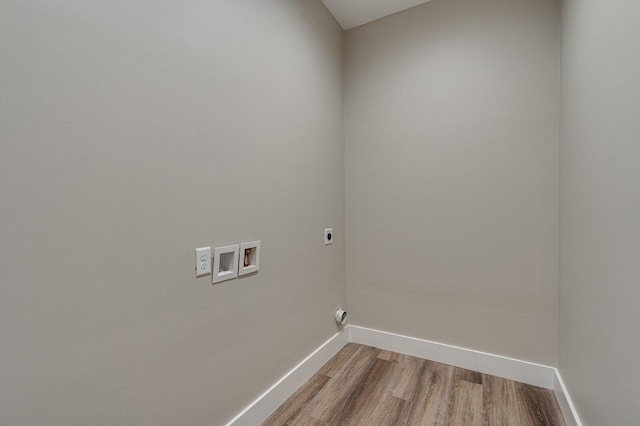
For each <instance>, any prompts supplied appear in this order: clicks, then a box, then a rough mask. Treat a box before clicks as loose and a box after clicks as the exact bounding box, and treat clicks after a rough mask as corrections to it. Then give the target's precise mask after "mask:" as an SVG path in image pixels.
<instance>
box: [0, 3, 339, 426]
mask: <svg viewBox="0 0 640 426" xmlns="http://www.w3.org/2000/svg"><path fill="white" fill-rule="evenodd" d="M341 45H342V32H341V30H340V28H339V27H338V25H337V24H336V23H335V21H334V20H333V18H332V17H331V16H330V15H329V13H328V12H327V11H326V10H325V9H324V7H323V6H322V4H321V3H320V2H319V1H315V0H308V1H300V0H289V1H269V2H265V1H258V0H255V1H238V0H217V1H208V2H156V1H150V0H141V1H135V2H132V1H124V0H117V1H81V2H68V1H62V0H60V1H49V0H47V1H44V0H43V1H37V0H15V1H14V0H4V1H2V2H1V3H0V57H1V58H2V60H1V61H2V66H1V67H0V139H1V143H0V241H1V242H2V243H1V244H0V291H1V294H0V359H1V360H2V362H1V363H0V383H1V384H2V385H0V419H2V420H0V423H2V424H15V425H17V424H20V425H36V424H37V425H42V424H48V425H62V424H75V423H77V422H78V423H82V424H92V425H98V424H105V425H114V424H123V425H124V424H127V425H143V424H153V425H161V424H167V425H176V424H185V425H187V424H210V425H219V424H223V423H224V422H226V421H227V420H229V419H230V418H231V417H232V416H233V415H235V414H236V413H237V412H238V411H240V410H241V409H242V408H243V407H245V406H246V405H247V404H248V403H249V402H250V401H252V400H253V399H254V398H255V397H257V396H258V395H259V394H260V393H262V392H263V391H264V390H266V389H267V388H268V387H269V386H270V385H271V384H273V382H274V381H275V380H277V379H278V378H280V377H281V376H282V375H283V374H284V373H285V372H286V371H288V370H289V369H291V368H292V367H293V366H294V365H296V364H297V363H298V362H299V361H300V360H301V359H302V358H304V357H305V356H306V355H308V354H309V353H310V352H311V351H312V350H313V349H315V348H317V347H318V346H319V345H320V344H321V343H322V342H323V341H325V340H326V339H327V338H329V337H330V336H331V335H333V334H334V333H335V332H336V327H335V323H334V321H333V318H332V316H333V312H334V309H335V307H336V306H337V305H344V304H345V303H346V300H345V299H346V290H345V260H344V259H345V256H344V223H343V222H344V140H343V130H342V129H343V107H342V81H341V79H342V50H341ZM328 226H333V227H334V229H335V235H336V242H335V244H333V245H332V246H328V247H325V246H324V245H323V229H324V228H325V227H328ZM253 239H260V240H261V241H262V259H261V260H262V263H261V269H260V272H259V274H258V275H257V276H254V277H249V278H246V279H241V280H234V281H231V282H226V283H221V284H219V285H216V286H212V285H211V284H210V282H211V281H210V277H208V278H202V279H197V280H196V279H195V278H194V249H195V248H196V247H200V246H207V245H212V246H219V245H226V244H236V243H240V242H244V241H251V240H253Z"/></svg>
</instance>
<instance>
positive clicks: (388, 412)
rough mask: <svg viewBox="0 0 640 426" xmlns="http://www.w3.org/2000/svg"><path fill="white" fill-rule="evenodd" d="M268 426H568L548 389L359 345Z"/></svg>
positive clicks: (343, 354)
mask: <svg viewBox="0 0 640 426" xmlns="http://www.w3.org/2000/svg"><path fill="white" fill-rule="evenodd" d="M262 424H263V426H280V425H305V426H317V425H341V426H342V425H345V426H347V425H364V426H383V425H393V426H396V425H398V426H401V425H404V426H413V425H425V426H426V425H428V426H476V425H479V426H494V425H495V426H537V425H547V426H565V422H564V419H563V418H562V413H561V412H560V407H559V406H558V403H557V401H556V398H555V396H554V394H553V392H552V391H550V390H548V389H543V388H539V387H536V386H531V385H526V384H524V383H519V382H514V381H511V380H507V379H502V378H500V377H496V376H490V375H488V374H481V373H478V372H476V371H471V370H465V369H462V368H457V367H453V366H451V365H446V364H441V363H438V362H433V361H427V360H424V359H421V358H416V357H412V356H408V355H402V354H399V353H395V352H390V351H385V350H382V349H378V348H373V347H371V346H365V345H359V344H355V343H349V344H348V345H347V346H345V347H344V348H343V349H342V350H341V351H340V352H339V353H338V354H336V356H334V357H333V358H332V359H331V360H330V361H329V362H327V363H326V364H325V365H324V366H323V367H322V368H321V369H320V370H319V371H318V372H317V373H316V374H315V375H314V376H313V377H312V378H311V379H309V381H307V383H305V384H304V385H303V386H302V387H301V388H300V389H298V390H297V391H296V392H295V393H294V394H293V395H292V396H291V397H290V398H289V399H288V400H287V401H286V402H285V403H284V404H282V405H281V406H280V407H279V408H278V409H277V410H276V411H275V412H274V413H273V414H272V415H271V416H270V417H269V418H268V419H267V420H266V421H265V422H264V423H262Z"/></svg>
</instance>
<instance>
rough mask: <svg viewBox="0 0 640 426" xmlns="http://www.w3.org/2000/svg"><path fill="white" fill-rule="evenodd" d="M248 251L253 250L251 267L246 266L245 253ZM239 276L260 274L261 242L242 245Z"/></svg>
mask: <svg viewBox="0 0 640 426" xmlns="http://www.w3.org/2000/svg"><path fill="white" fill-rule="evenodd" d="M246 249H253V250H254V251H253V253H252V256H251V259H250V260H251V263H250V264H249V266H247V267H245V266H244V251H245V250H246ZM238 257H239V259H238V275H239V276H242V275H247V274H251V273H254V272H258V269H260V241H251V242H250V243H242V244H240V256H238Z"/></svg>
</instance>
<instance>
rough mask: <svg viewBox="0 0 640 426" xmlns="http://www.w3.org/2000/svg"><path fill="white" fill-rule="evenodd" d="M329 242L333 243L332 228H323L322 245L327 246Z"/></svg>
mask: <svg viewBox="0 0 640 426" xmlns="http://www.w3.org/2000/svg"><path fill="white" fill-rule="evenodd" d="M329 244H333V228H327V229H325V230H324V245H325V246H327V245H329Z"/></svg>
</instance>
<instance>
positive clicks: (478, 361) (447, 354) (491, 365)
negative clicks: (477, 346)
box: [349, 326, 555, 389]
mask: <svg viewBox="0 0 640 426" xmlns="http://www.w3.org/2000/svg"><path fill="white" fill-rule="evenodd" d="M349 333H350V336H349V341H350V342H356V343H362V344H365V345H369V346H375V347H378V348H381V349H387V350H391V351H394V352H400V353H403V354H406V355H412V356H415V357H418V358H424V359H428V360H431V361H437V362H441V363H444V364H450V365H454V366H456V367H461V368H466V369H468V370H474V371H479V372H480V373H485V374H491V375H494V376H499V377H504V378H505V379H510V380H515V381H518V382H523V383H527V384H530V385H535V386H540V387H543V388H546V389H553V379H554V375H555V373H554V369H553V367H548V366H546V365H542V364H535V363H533V362H528V361H522V360H519V359H514V358H509V357H506V356H502V355H495V354H490V353H486V352H481V351H476V350H473V349H466V348H461V347H459V346H452V345H447V344H445V343H438V342H432V341H429V340H423V339H417V338H415V337H409V336H403V335H400V334H395V333H389V332H386V331H380V330H372V329H370V328H365V327H358V326H350V327H349Z"/></svg>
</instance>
